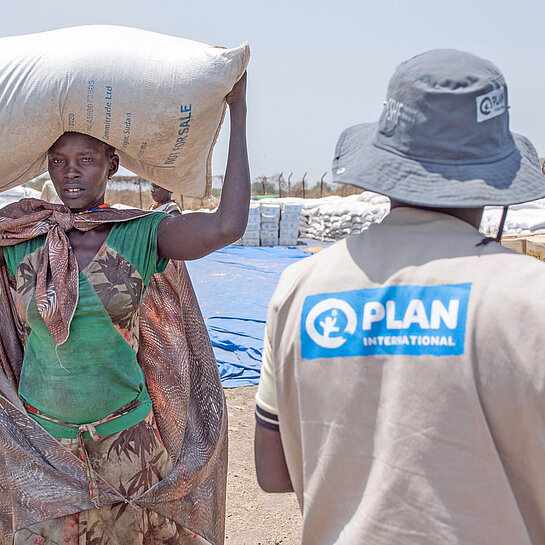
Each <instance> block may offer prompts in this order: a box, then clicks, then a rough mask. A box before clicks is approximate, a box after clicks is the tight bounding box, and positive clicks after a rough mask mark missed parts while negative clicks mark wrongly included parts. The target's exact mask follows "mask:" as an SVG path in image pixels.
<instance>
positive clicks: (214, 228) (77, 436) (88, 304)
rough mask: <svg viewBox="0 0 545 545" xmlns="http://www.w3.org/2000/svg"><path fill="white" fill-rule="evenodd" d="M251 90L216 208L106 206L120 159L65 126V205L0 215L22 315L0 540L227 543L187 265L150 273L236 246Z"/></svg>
mask: <svg viewBox="0 0 545 545" xmlns="http://www.w3.org/2000/svg"><path fill="white" fill-rule="evenodd" d="M245 94H246V75H245V74H244V75H243V77H242V78H241V79H240V80H239V81H238V83H237V84H236V85H235V87H234V88H233V90H232V91H231V92H230V93H229V95H228V96H227V98H226V101H227V103H228V104H229V109H230V118H231V136H230V145H229V156H228V162H227V168H226V173H225V183H224V186H223V192H222V198H221V203H220V205H219V207H218V209H217V211H216V212H215V213H213V214H209V213H207V214H199V213H195V214H190V215H185V216H169V215H168V214H165V213H155V212H151V213H150V212H143V211H135V210H115V209H112V208H110V207H109V206H108V205H107V204H105V202H104V193H105V190H106V184H107V181H108V179H109V178H111V177H112V176H113V175H114V174H115V172H116V171H117V169H118V166H119V158H118V156H117V155H116V153H115V150H114V149H113V148H112V147H111V146H109V145H108V144H106V143H104V142H102V141H100V140H96V139H94V138H92V137H90V136H87V135H84V134H81V133H75V132H67V133H64V134H63V135H62V136H61V137H60V138H59V139H58V140H57V141H56V142H55V143H53V145H52V146H51V148H50V149H49V152H48V162H49V173H50V176H51V179H52V181H53V184H54V186H55V189H56V191H57V193H58V194H59V196H60V198H61V199H62V201H63V203H64V205H53V204H49V203H45V202H43V201H37V200H33V199H26V200H24V201H21V202H20V203H16V204H14V205H11V206H9V207H7V208H5V209H3V210H2V213H1V214H0V233H1V235H0V239H1V242H0V245H1V246H2V248H0V260H1V264H2V266H3V276H2V280H3V285H2V290H1V292H2V293H1V298H0V306H2V307H3V308H2V315H3V316H4V318H2V319H3V320H4V321H6V320H7V318H6V316H7V315H8V313H9V312H8V311H9V308H8V307H10V305H11V302H10V301H9V297H6V294H8V295H9V291H8V290H9V289H10V288H9V287H8V282H9V281H11V286H12V287H11V289H13V290H14V293H15V294H16V296H15V307H16V309H15V310H16V312H14V313H13V316H14V318H13V320H14V322H13V324H10V325H11V326H14V327H11V328H9V327H3V328H2V333H1V334H0V336H1V341H2V346H1V348H2V350H0V363H1V364H2V370H3V374H2V375H1V377H0V405H1V407H2V409H3V411H2V412H1V413H0V424H1V425H0V428H2V429H4V430H8V431H4V432H0V433H3V435H4V436H3V437H1V439H2V440H3V442H4V443H5V444H8V445H9V446H10V447H11V448H5V449H3V450H0V461H1V462H3V468H4V470H3V471H4V476H3V477H2V476H0V486H1V487H2V489H7V491H8V493H7V495H4V494H3V501H4V502H6V505H4V506H2V507H0V526H1V528H0V529H1V530H2V531H1V532H0V534H4V535H3V536H1V537H0V544H2V545H4V543H6V544H7V543H12V541H11V538H10V537H9V533H10V532H9V524H12V530H13V533H14V534H15V536H14V541H13V543H15V544H16V545H23V544H24V545H27V544H36V543H39V544H44V545H45V544H56V543H63V544H65V545H83V544H87V545H90V544H91V543H93V544H94V543H100V544H101V545H128V544H130V545H138V544H140V545H144V544H148V543H149V544H151V543H154V544H165V545H166V544H169V545H177V544H185V543H199V542H200V543H207V542H211V543H213V544H216V543H223V525H224V505H225V504H224V498H225V477H226V472H227V467H226V446H227V443H226V412H225V404H224V398H223V392H222V389H221V385H220V383H219V376H218V373H217V368H216V365H215V360H214V358H213V354H212V351H211V347H210V344H209V340H208V337H207V334H206V329H205V327H204V324H203V321H202V317H201V315H200V312H199V309H198V305H197V302H196V299H195V296H194V293H193V290H192V288H191V284H190V282H189V280H188V278H187V273H186V271H185V268H184V267H183V264H181V263H174V264H171V265H169V269H168V270H167V273H165V275H158V276H157V277H155V278H154V279H152V277H153V275H154V274H155V273H161V272H163V271H165V268H166V267H167V264H168V261H169V260H171V259H172V260H187V259H198V258H200V257H203V256H205V255H207V254H209V253H210V252H213V251H214V250H217V249H219V248H221V247H223V246H226V245H227V244H230V243H231V242H234V241H235V240H237V239H238V238H240V236H242V234H243V232H244V229H245V226H246V221H247V215H248V206H249V198H250V177H249V167H248V159H247V150H246V134H245V133H246V99H245ZM6 269H7V271H6ZM6 272H7V274H6ZM6 309H7V310H6ZM12 310H14V309H12ZM6 323H7V322H6ZM15 330H17V332H16V333H13V331H15ZM10 335H11V336H10ZM16 335H18V337H16ZM18 339H19V340H21V345H22V346H24V348H23V349H22V350H24V357H23V354H22V352H21V357H20V358H19V359H20V360H21V361H19V362H18V361H17V360H18V356H17V350H18V346H17V340H18ZM46 432H47V433H46ZM48 434H49V435H48ZM53 438H54V439H53ZM63 447H64V448H63ZM70 451H71V452H70ZM74 455H76V456H77V457H76V456H74ZM28 479H32V480H33V482H32V487H29V486H28ZM30 488H31V489H32V490H31V492H29V489H30ZM10 516H11V519H10V520H11V522H10V520H8V519H9V517H10ZM194 532H195V533H194ZM197 534H200V536H199V535H197Z"/></svg>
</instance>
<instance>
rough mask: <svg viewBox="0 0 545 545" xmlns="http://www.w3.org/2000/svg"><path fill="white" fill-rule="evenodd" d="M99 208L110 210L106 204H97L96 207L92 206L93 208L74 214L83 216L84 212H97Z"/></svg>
mask: <svg viewBox="0 0 545 545" xmlns="http://www.w3.org/2000/svg"><path fill="white" fill-rule="evenodd" d="M99 208H110V205H109V204H106V203H103V204H99V205H98V206H93V208H88V209H87V210H82V211H81V212H76V214H85V212H93V211H94V210H98V209H99Z"/></svg>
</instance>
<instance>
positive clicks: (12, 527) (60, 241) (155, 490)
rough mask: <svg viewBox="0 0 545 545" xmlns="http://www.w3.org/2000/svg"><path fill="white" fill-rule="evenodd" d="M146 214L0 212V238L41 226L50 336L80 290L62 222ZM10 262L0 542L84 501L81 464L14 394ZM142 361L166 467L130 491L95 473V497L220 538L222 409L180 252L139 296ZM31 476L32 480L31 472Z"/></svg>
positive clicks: (44, 207)
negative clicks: (136, 492) (153, 480)
mask: <svg viewBox="0 0 545 545" xmlns="http://www.w3.org/2000/svg"><path fill="white" fill-rule="evenodd" d="M147 213H149V212H143V211H140V210H115V209H110V208H104V209H98V210H96V211H93V212H86V213H82V214H72V213H71V212H70V210H69V209H68V208H67V207H65V206H63V205H55V204H49V203H46V202H43V201H38V200H35V199H24V200H22V201H20V202H19V203H16V204H14V205H10V206H8V207H5V208H3V209H2V210H0V246H8V245H13V244H17V243H18V242H21V241H24V240H29V239H31V238H34V237H36V236H39V235H42V234H45V235H46V241H45V248H44V252H43V256H44V257H43V260H42V263H41V265H40V268H39V272H38V277H37V286H36V299H37V302H38V300H39V301H40V304H39V305H38V307H39V309H40V314H41V315H42V317H43V318H44V321H45V322H46V324H47V327H48V328H49V330H50V331H51V333H52V335H53V336H54V338H55V340H56V342H57V343H59V344H60V343H62V342H64V341H65V340H66V338H67V336H68V332H69V327H70V321H71V319H72V317H73V315H74V311H75V307H76V305H77V295H78V267H77V262H76V259H75V256H74V254H73V252H72V251H71V249H70V244H69V242H68V238H67V236H66V232H67V231H68V230H69V229H71V228H75V229H79V230H81V231H86V230H89V229H93V228H94V227H96V226H98V225H101V224H103V223H108V222H119V221H130V220H132V219H135V218H137V217H141V216H142V215H144V214H147ZM13 293H14V291H13V287H12V286H11V285H10V282H9V278H8V274H7V271H6V268H3V269H2V270H1V274H0V467H1V468H2V470H1V471H0V490H1V491H2V502H0V545H8V544H9V545H11V543H12V539H13V534H14V533H15V531H17V529H19V528H23V527H28V526H29V525H32V524H34V523H37V522H41V521H45V520H51V519H54V518H58V517H61V516H66V515H69V514H72V513H77V512H80V511H84V510H87V509H91V508H93V507H94V505H93V504H92V503H91V500H90V498H89V488H88V479H87V471H86V466H85V464H84V463H83V462H82V461H81V460H79V459H78V458H77V457H75V456H74V455H72V454H71V453H70V452H68V451H67V450H66V449H64V448H63V447H62V446H61V445H60V444H59V443H58V442H57V441H56V440H55V439H54V438H53V437H51V435H49V434H48V433H47V432H46V431H45V430H44V429H43V428H42V427H41V426H40V425H39V424H37V423H36V422H35V421H34V420H32V419H31V418H30V417H29V416H28V414H27V413H26V411H25V409H24V406H23V404H22V402H21V400H20V398H19V396H18V395H17V388H18V381H19V376H20V372H21V367H22V361H23V356H24V342H23V334H22V324H21V323H20V320H19V317H18V315H17V313H16V310H15V305H14V301H13ZM138 361H139V363H140V365H141V367H142V369H143V371H144V374H145V377H146V385H147V388H148V392H149V394H150V397H151V399H152V402H153V407H154V413H155V417H156V420H157V425H158V428H159V431H160V433H161V436H162V438H163V440H164V442H165V446H166V447H167V450H168V452H169V455H170V456H171V458H172V460H173V461H174V467H173V469H172V471H171V472H170V473H169V474H168V475H167V476H166V477H165V478H164V479H163V480H162V481H160V482H159V483H157V484H156V485H154V486H153V487H152V488H150V489H149V490H147V491H146V492H144V493H143V494H141V495H140V496H139V497H137V498H126V497H124V496H123V494H121V493H120V491H119V490H117V489H116V487H115V483H109V482H107V481H106V480H105V479H104V478H102V477H101V476H100V474H98V473H97V474H96V477H97V479H96V482H97V486H98V488H99V490H100V504H101V505H109V504H113V503H118V502H125V503H130V504H131V505H132V507H133V508H136V509H150V510H153V511H155V512H157V513H159V514H161V515H162V516H164V517H167V518H169V519H171V520H174V521H175V522H177V523H179V524H181V525H183V526H185V527H186V528H188V529H190V530H192V531H193V532H195V533H197V534H200V535H202V536H203V537H204V538H205V539H207V540H208V541H210V542H211V543H213V544H214V545H217V544H220V543H223V537H224V515H225V484H226V476H227V411H226V407H225V399H224V396H223V390H222V387H221V383H220V380H219V374H218V369H217V365H216V361H215V358H214V354H213V351H212V347H211V345H210V340H209V337H208V333H207V331H206V327H205V325H204V321H203V319H202V315H201V313H200V309H199V306H198V303H197V300H196V297H195V293H194V291H193V287H192V285H191V281H190V279H189V276H188V274H187V270H186V268H185V266H184V264H183V263H182V262H171V263H170V264H169V266H168V267H167V270H166V271H165V273H163V274H162V275H155V276H154V277H153V278H152V280H151V282H150V284H149V286H148V288H147V290H146V293H145V296H144V301H143V304H142V311H141V317H140V348H139V351H138ZM29 475H33V478H32V479H31V478H29Z"/></svg>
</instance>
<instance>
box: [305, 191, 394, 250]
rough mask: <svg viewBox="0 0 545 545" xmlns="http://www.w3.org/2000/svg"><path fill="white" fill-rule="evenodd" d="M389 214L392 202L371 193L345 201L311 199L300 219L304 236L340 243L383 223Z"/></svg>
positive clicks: (336, 198) (354, 196)
mask: <svg viewBox="0 0 545 545" xmlns="http://www.w3.org/2000/svg"><path fill="white" fill-rule="evenodd" d="M389 210H390V201H389V199H388V198H386V197H384V196H382V195H377V194H376V193H372V192H370V191H365V192H363V193H361V194H359V195H350V196H349V197H344V198H343V197H336V196H333V197H325V198H323V199H312V200H310V199H309V200H305V201H304V204H303V209H302V210H301V214H300V216H299V224H300V227H299V230H300V234H301V236H303V237H308V238H313V239H315V240H321V241H335V240H340V239H342V238H345V237H347V236H348V235H353V234H357V233H360V232H361V231H364V230H365V229H367V228H368V227H369V226H370V225H371V224H373V223H378V222H380V221H382V219H383V218H384V216H385V215H386V214H387V213H388V211H389Z"/></svg>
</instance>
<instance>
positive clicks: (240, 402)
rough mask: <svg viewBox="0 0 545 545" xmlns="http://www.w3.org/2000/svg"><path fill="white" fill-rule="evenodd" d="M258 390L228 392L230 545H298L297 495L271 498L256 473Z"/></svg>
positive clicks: (299, 536)
mask: <svg viewBox="0 0 545 545" xmlns="http://www.w3.org/2000/svg"><path fill="white" fill-rule="evenodd" d="M256 390H257V386H248V387H245V388H233V389H228V390H227V389H226V390H225V397H226V398H227V409H228V412H229V474H228V477H227V507H226V523H225V532H226V533H225V543H226V545H280V544H282V545H297V544H298V543H300V541H301V525H302V521H301V514H300V512H299V506H298V504H297V500H296V499H295V494H267V493H265V492H263V491H262V490H261V489H260V488H259V485H258V484H257V479H256V476H255V469H254V444H253V441H254V427H255V417H254V397H255V393H256Z"/></svg>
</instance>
